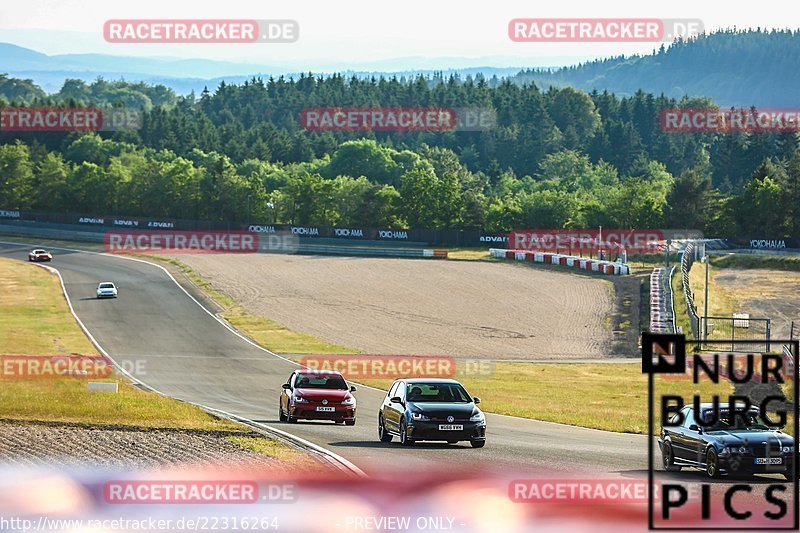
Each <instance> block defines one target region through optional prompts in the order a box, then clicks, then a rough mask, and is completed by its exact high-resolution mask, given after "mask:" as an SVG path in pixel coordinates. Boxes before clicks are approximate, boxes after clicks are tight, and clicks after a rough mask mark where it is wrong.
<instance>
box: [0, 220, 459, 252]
mask: <svg viewBox="0 0 800 533" xmlns="http://www.w3.org/2000/svg"><path fill="white" fill-rule="evenodd" d="M111 231H114V230H111ZM116 231H119V230H116ZM0 235H8V236H15V237H29V238H39V239H55V240H64V241H75V242H85V243H96V244H101V245H102V244H103V243H104V238H105V232H98V231H77V230H74V229H63V228H59V229H56V228H52V227H48V228H43V227H40V226H38V225H36V224H25V225H21V224H6V223H2V222H0ZM259 252H261V253H288V252H286V251H285V250H284V251H281V250H275V249H272V248H268V247H265V246H261V245H260V246H259ZM292 252H293V253H299V254H323V255H346V256H379V257H416V258H431V259H446V258H447V250H435V249H425V248H400V247H377V246H347V245H337V246H332V245H331V246H324V245H316V244H309V243H303V242H300V243H299V244H297V245H296V246H294V247H293V248H292Z"/></svg>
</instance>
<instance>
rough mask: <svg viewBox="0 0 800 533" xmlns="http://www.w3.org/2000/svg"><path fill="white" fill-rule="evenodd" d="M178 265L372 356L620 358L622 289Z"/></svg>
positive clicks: (412, 263)
mask: <svg viewBox="0 0 800 533" xmlns="http://www.w3.org/2000/svg"><path fill="white" fill-rule="evenodd" d="M176 258H178V259H179V260H181V261H183V262H184V263H186V264H188V265H189V266H190V267H191V268H193V269H194V270H195V271H196V272H197V273H198V274H199V275H200V276H201V277H203V278H204V279H206V280H208V281H209V282H211V284H212V286H213V287H214V288H215V289H218V290H220V291H222V292H223V293H225V294H227V295H228V296H230V297H232V298H233V299H234V300H236V301H237V302H239V303H240V304H241V305H242V306H243V307H244V308H245V309H246V310H248V311H249V312H251V313H253V314H255V315H260V316H265V317H267V318H270V319H272V320H274V321H276V322H278V323H280V324H282V325H284V326H285V327H287V328H289V329H291V330H294V331H299V332H303V333H308V334H311V335H314V336H317V337H320V338H322V339H324V340H326V341H328V342H332V343H335V344H339V345H343V346H348V347H351V348H355V349H358V350H360V351H362V352H365V353H373V354H394V355H454V356H461V357H478V358H492V359H526V360H535V359H554V358H555V359H571V358H582V359H586V358H598V357H605V356H609V355H614V349H615V348H614V338H613V335H614V334H613V331H612V329H613V326H612V320H611V317H610V315H611V314H612V313H613V312H614V310H615V293H614V285H613V284H612V282H611V281H609V280H607V279H601V278H598V277H592V276H587V275H578V274H571V273H566V272H559V271H554V270H544V269H536V268H531V267H527V266H513V265H506V264H498V263H491V262H478V261H436V260H413V259H388V258H362V257H358V258H356V257H330V256H328V257H326V256H307V255H268V254H259V255H180V256H176ZM628 355H630V354H628Z"/></svg>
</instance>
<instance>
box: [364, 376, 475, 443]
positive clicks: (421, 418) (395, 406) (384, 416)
mask: <svg viewBox="0 0 800 533" xmlns="http://www.w3.org/2000/svg"><path fill="white" fill-rule="evenodd" d="M480 401H481V400H480V398H471V397H470V395H469V394H468V393H467V391H466V389H464V387H463V386H462V385H461V383H459V382H458V381H455V380H452V379H422V378H417V379H398V380H396V381H395V382H394V383H393V384H392V386H391V387H390V388H389V392H388V393H387V394H386V398H385V399H384V400H383V405H382V406H381V410H380V413H378V438H380V440H381V441H382V442H390V441H391V440H392V437H393V436H394V435H397V436H398V437H400V442H401V443H402V444H403V445H404V446H411V445H412V444H414V442H416V441H420V440H443V441H447V442H449V443H451V444H454V443H456V442H459V441H466V440H468V441H469V442H470V444H472V447H473V448H482V447H483V446H484V445H485V444H486V417H485V416H484V415H483V412H481V410H480V409H478V407H477V405H476V404H478V403H480Z"/></svg>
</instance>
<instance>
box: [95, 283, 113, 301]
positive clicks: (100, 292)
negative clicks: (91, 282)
mask: <svg viewBox="0 0 800 533" xmlns="http://www.w3.org/2000/svg"><path fill="white" fill-rule="evenodd" d="M97 297H98V298H116V297H117V287H116V286H115V285H114V284H113V283H111V282H110V281H103V282H102V283H100V284H99V285H97Z"/></svg>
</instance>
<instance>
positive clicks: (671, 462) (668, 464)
mask: <svg viewBox="0 0 800 533" xmlns="http://www.w3.org/2000/svg"><path fill="white" fill-rule="evenodd" d="M661 459H662V462H663V465H664V470H665V471H666V472H680V471H681V467H680V466H678V465H676V464H675V454H673V453H672V446H671V445H670V443H669V442H665V443H664V449H662V450H661Z"/></svg>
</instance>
